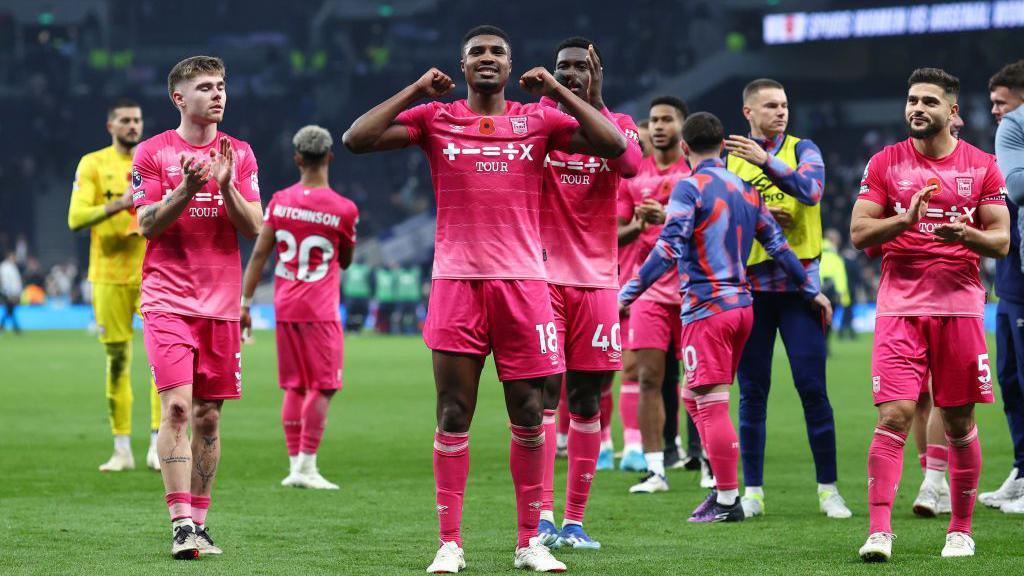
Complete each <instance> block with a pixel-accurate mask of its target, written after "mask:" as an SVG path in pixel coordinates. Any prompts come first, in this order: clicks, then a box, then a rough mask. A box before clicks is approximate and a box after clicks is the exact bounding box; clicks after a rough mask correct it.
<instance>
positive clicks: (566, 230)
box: [540, 100, 641, 289]
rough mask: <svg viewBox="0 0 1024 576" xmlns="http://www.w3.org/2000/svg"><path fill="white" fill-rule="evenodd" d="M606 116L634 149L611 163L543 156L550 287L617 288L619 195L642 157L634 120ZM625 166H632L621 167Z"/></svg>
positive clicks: (551, 154) (556, 154)
mask: <svg viewBox="0 0 1024 576" xmlns="http://www.w3.org/2000/svg"><path fill="white" fill-rule="evenodd" d="M541 102H542V103H544V104H547V101H546V100H541ZM606 114H607V118H608V119H609V120H611V121H612V122H614V123H615V125H616V126H618V127H619V130H620V131H621V132H622V133H623V134H624V135H626V138H627V143H628V146H629V147H630V148H631V149H632V150H630V149H627V150H626V152H625V153H624V154H623V155H622V156H620V157H619V158H615V159H613V160H605V159H604V158H598V157H595V156H590V155H584V154H569V153H568V152H559V151H554V150H553V151H551V152H548V154H547V156H545V157H544V167H545V168H546V170H545V171H544V193H543V195H542V196H541V213H540V232H541V239H542V241H543V243H544V261H545V264H546V267H547V273H548V282H551V283H552V284H560V285H563V286H581V287H584V288H616V289H617V288H618V287H619V283H618V246H619V239H618V223H617V222H616V195H617V193H618V188H619V181H620V180H621V178H622V176H621V174H622V173H623V172H624V171H627V173H628V174H629V175H630V176H632V175H633V173H635V171H636V169H637V166H638V164H639V161H640V159H641V154H640V144H639V134H638V133H637V129H636V124H635V123H634V122H633V119H632V118H630V117H629V116H627V115H626V114H615V113H606ZM626 156H630V157H631V158H629V159H627V158H624V157H626ZM624 162H628V165H626V166H623V163H624Z"/></svg>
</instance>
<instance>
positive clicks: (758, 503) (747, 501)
mask: <svg viewBox="0 0 1024 576" xmlns="http://www.w3.org/2000/svg"><path fill="white" fill-rule="evenodd" d="M740 505H741V506H743V515H744V516H746V517H747V518H753V517H754V516H761V515H763V514H764V496H762V495H760V494H751V495H750V496H744V497H743V498H740Z"/></svg>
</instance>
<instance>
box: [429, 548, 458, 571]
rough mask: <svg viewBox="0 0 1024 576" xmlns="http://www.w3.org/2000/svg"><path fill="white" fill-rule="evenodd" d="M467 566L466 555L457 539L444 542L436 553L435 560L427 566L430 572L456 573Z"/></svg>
mask: <svg viewBox="0 0 1024 576" xmlns="http://www.w3.org/2000/svg"><path fill="white" fill-rule="evenodd" d="M465 567H466V557H465V554H464V553H463V552H462V548H459V545H458V544H456V543H455V541H454V540H453V541H451V542H442V543H441V547H440V548H438V549H437V554H435V555H434V561H433V562H431V563H430V566H427V572H429V573H430V574H455V573H457V572H458V571H459V570H462V569H464V568H465Z"/></svg>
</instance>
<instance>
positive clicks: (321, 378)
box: [241, 126, 359, 490]
mask: <svg viewBox="0 0 1024 576" xmlns="http://www.w3.org/2000/svg"><path fill="white" fill-rule="evenodd" d="M333 143H334V141H333V139H332V138H331V133H330V132H328V131H327V130H325V129H324V128H321V127H320V126H306V127H304V128H302V129H300V130H299V131H298V132H296V134H295V137H294V138H293V139H292V144H294V145H295V165H296V166H298V167H299V172H300V173H301V175H302V176H301V178H300V180H299V181H298V182H297V183H296V184H293V185H291V186H289V187H288V188H285V189H284V190H281V191H280V192H276V193H275V194H274V197H273V198H271V199H270V203H269V204H267V211H266V216H265V217H264V222H263V228H262V229H261V230H260V235H259V237H258V238H257V239H256V247H255V248H253V252H252V256H251V257H250V258H249V264H248V265H247V266H246V267H245V274H244V275H243V277H242V318H241V321H242V330H243V331H247V330H249V328H250V327H251V326H252V318H251V316H250V315H249V308H250V306H251V305H252V297H253V293H254V292H256V285H257V284H258V283H259V281H260V274H262V272H263V267H264V265H265V264H266V263H267V259H268V258H269V257H270V254H271V252H273V251H274V247H275V244H276V246H277V267H276V268H275V269H274V316H275V320H276V322H277V326H276V336H277V377H278V384H279V385H280V386H281V388H282V389H283V390H284V401H283V402H282V405H281V423H282V425H283V426H284V440H285V445H286V447H287V448H288V459H289V461H290V464H291V466H290V472H289V474H288V477H287V478H285V479H284V480H282V481H281V485H282V486H295V487H299V488H313V489H319V490H337V489H338V485H337V484H334V483H332V482H329V481H327V480H326V479H325V478H324V477H323V476H321V475H320V472H319V471H318V470H317V466H316V451H317V448H319V446H320V440H321V439H322V438H323V435H324V427H325V426H326V425H327V408H328V405H329V403H330V401H331V397H332V396H334V394H335V393H336V392H337V391H339V390H341V385H342V380H341V369H342V349H343V335H342V328H341V316H340V315H339V313H338V301H339V293H338V286H339V285H340V284H341V270H342V269H344V268H348V265H349V264H351V263H352V252H353V250H354V249H355V246H356V222H357V221H358V220H359V211H358V210H357V209H356V205H355V204H353V203H352V201H350V200H348V199H347V198H343V197H342V196H340V195H339V194H338V193H337V192H335V191H334V190H331V188H330V185H329V180H328V176H327V167H328V165H329V164H330V162H331V160H332V159H333V158H334V153H333V152H331V145H332V144H333Z"/></svg>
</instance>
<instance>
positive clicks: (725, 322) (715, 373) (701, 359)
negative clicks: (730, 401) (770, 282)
mask: <svg viewBox="0 0 1024 576" xmlns="http://www.w3.org/2000/svg"><path fill="white" fill-rule="evenodd" d="M753 326H754V309H753V308H751V307H750V306H744V307H743V308H733V309H731V310H726V311H725V312H721V313H719V314H715V315H714V316H709V317H707V318H702V319H700V320H695V321H693V322H690V323H689V324H685V325H684V326H683V330H682V337H681V340H682V343H681V344H680V352H679V356H680V358H681V359H682V361H683V371H684V372H683V374H684V376H685V378H686V388H687V389H691V390H692V389H693V388H699V387H701V386H710V385H712V384H732V381H733V380H734V379H735V378H736V369H737V368H739V365H740V356H742V355H743V347H744V346H745V345H746V344H747V338H749V337H750V330H751V328H753Z"/></svg>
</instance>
